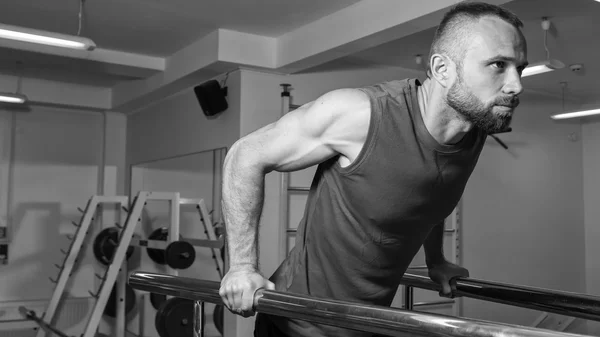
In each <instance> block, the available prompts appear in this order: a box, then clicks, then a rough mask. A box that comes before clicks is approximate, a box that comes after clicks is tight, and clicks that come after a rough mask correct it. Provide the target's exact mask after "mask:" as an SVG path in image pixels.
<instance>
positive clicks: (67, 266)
mask: <svg viewBox="0 0 600 337" xmlns="http://www.w3.org/2000/svg"><path fill="white" fill-rule="evenodd" d="M96 207H98V196H94V197H92V198H90V199H88V202H87V204H86V206H85V210H84V211H83V215H82V219H81V222H80V226H79V227H78V228H77V232H76V235H75V238H74V239H75V240H72V241H71V246H70V247H69V250H68V251H69V254H68V255H67V256H66V257H65V260H64V262H63V268H61V270H60V273H59V275H58V278H57V280H56V286H55V287H54V291H53V292H52V297H51V298H50V302H48V306H47V307H46V311H45V315H44V319H45V320H46V321H47V322H48V323H49V324H52V323H53V322H54V315H55V314H56V312H57V310H58V306H59V304H60V300H61V298H62V297H63V293H64V291H65V288H66V287H67V284H68V282H69V277H70V275H71V271H72V270H73V268H74V267H75V263H76V262H75V260H76V259H77V256H78V255H79V252H80V250H81V247H82V246H83V243H84V241H85V236H86V233H87V231H88V229H89V228H90V226H91V224H92V220H93V217H94V213H95V212H96ZM45 335H46V331H45V330H43V329H40V330H38V332H37V333H36V337H44V336H45Z"/></svg>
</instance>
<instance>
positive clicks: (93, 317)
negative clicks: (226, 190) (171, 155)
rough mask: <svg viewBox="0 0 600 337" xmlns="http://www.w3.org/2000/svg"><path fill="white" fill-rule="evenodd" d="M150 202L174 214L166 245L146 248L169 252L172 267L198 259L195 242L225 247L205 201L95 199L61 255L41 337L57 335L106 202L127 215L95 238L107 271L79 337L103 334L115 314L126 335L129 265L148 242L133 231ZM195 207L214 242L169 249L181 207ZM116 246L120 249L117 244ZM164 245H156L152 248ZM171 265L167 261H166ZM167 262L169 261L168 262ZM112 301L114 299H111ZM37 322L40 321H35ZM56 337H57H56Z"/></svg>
mask: <svg viewBox="0 0 600 337" xmlns="http://www.w3.org/2000/svg"><path fill="white" fill-rule="evenodd" d="M149 200H158V201H166V202H169V205H170V207H169V212H170V219H171V221H170V227H169V231H168V235H167V239H166V241H164V240H163V241H159V240H153V241H152V240H151V241H147V242H146V243H147V244H146V245H145V246H144V247H151V248H159V249H163V250H165V253H164V254H165V255H166V256H170V259H171V260H172V261H173V262H172V264H173V265H175V266H185V264H187V263H189V261H190V260H193V259H194V258H195V256H193V255H192V254H193V253H192V252H191V250H190V244H192V245H204V246H205V247H210V248H211V249H212V250H213V255H215V254H214V249H220V248H221V247H223V244H224V239H223V238H220V239H217V237H216V235H215V232H214V227H213V224H212V222H211V219H210V215H209V214H210V213H209V212H208V210H207V209H206V205H205V204H204V200H203V199H184V198H180V197H179V193H171V192H169V193H167V192H146V191H141V192H139V193H138V194H137V196H136V197H135V198H134V199H133V200H132V201H131V203H130V198H129V197H127V196H98V195H96V196H92V197H91V198H90V199H89V200H88V203H87V206H86V207H85V210H82V209H80V208H78V209H79V211H80V212H81V213H82V217H81V219H80V221H79V223H75V222H73V225H74V226H75V228H76V231H75V233H74V234H70V235H67V237H68V238H69V240H71V245H70V247H69V248H68V249H67V250H62V249H61V252H62V253H63V254H64V255H65V258H64V260H63V261H62V264H56V266H57V267H58V268H59V272H60V274H59V275H58V277H57V278H56V279H53V278H50V280H51V281H52V282H53V283H55V284H56V286H55V287H54V290H53V293H52V297H51V298H50V301H49V303H48V306H47V307H46V308H45V311H44V314H43V315H40V316H41V318H38V319H37V320H35V321H36V322H37V323H38V325H39V326H40V327H42V328H41V329H39V330H38V332H37V335H36V337H44V336H46V335H48V336H49V335H51V334H52V333H53V330H52V329H53V327H52V326H51V324H52V322H53V321H54V318H55V315H56V314H57V312H58V310H57V309H58V307H59V304H60V302H61V300H62V299H63V298H64V297H65V296H63V295H64V291H65V289H66V285H67V284H68V282H69V280H70V277H71V275H72V274H73V271H74V270H75V266H76V263H77V260H78V258H79V255H80V253H81V251H82V250H83V249H82V248H83V247H84V246H83V244H84V242H85V241H86V240H87V235H88V233H89V231H90V229H91V228H92V224H93V221H94V217H95V215H96V212H97V210H98V208H99V207H100V206H101V205H102V204H117V205H118V206H119V209H122V210H124V211H125V213H126V219H125V220H124V221H123V222H122V223H121V224H118V223H117V224H115V227H111V228H108V229H103V230H102V231H101V232H100V234H99V235H98V236H97V237H96V238H95V240H94V247H93V248H94V249H93V250H94V255H95V257H96V258H97V259H98V260H99V261H100V262H101V263H102V264H103V265H105V266H106V267H107V268H106V270H105V271H104V273H100V274H96V276H97V277H98V279H99V280H100V287H99V289H97V290H96V291H89V293H90V295H91V296H92V298H93V299H94V303H93V308H92V309H91V311H90V313H89V314H88V317H87V318H86V324H85V328H84V331H83V332H82V333H81V334H78V336H80V337H94V336H96V332H97V330H98V325H99V324H100V320H101V318H102V316H103V315H106V316H116V317H115V319H116V322H115V334H114V337H124V336H125V330H126V327H125V326H126V322H125V320H126V317H125V316H126V315H121V314H120V313H121V312H124V313H125V314H126V313H128V312H131V310H133V308H135V301H134V300H132V298H134V297H135V296H134V295H135V293H134V292H133V290H132V288H131V287H129V288H128V287H127V286H126V283H125V282H117V281H118V280H119V281H123V280H124V279H123V278H125V277H126V276H125V275H126V267H127V265H126V264H124V262H125V259H126V258H127V256H128V255H129V256H131V255H130V254H131V250H132V247H131V246H133V247H135V245H132V244H131V243H132V242H134V243H139V242H142V241H144V240H137V239H134V238H133V236H134V232H135V229H136V226H137V225H138V224H139V223H140V221H141V216H142V211H143V209H144V207H145V205H146V202H147V201H149ZM185 204H187V205H194V206H196V208H197V209H198V210H199V214H200V218H201V222H202V224H203V225H204V228H205V232H206V233H207V235H208V237H209V240H183V241H187V244H186V243H184V244H180V243H179V244H175V245H173V246H171V248H170V249H168V252H167V248H168V246H169V245H170V244H171V243H173V242H174V241H176V240H174V239H173V238H180V235H179V210H180V207H181V205H185ZM115 243H116V245H115ZM155 243H160V244H159V245H157V246H152V244H155ZM165 261H166V260H165ZM215 262H216V263H217V270H218V271H219V273H220V274H219V275H221V270H223V262H222V261H218V260H216V261H215ZM165 263H166V262H165ZM167 270H168V273H170V274H173V275H176V274H177V270H176V269H174V268H171V267H170V266H169V268H168V269H167ZM111 298H112V299H111ZM154 302H155V303H159V302H160V297H158V298H155V300H154ZM22 314H23V315H25V316H26V318H27V319H32V318H33V317H34V316H32V315H31V311H30V310H28V309H27V308H23V310H22ZM36 318H37V317H36ZM55 334H56V333H55ZM58 334H59V336H60V333H58Z"/></svg>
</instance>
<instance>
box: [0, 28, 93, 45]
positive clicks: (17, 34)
mask: <svg viewBox="0 0 600 337" xmlns="http://www.w3.org/2000/svg"><path fill="white" fill-rule="evenodd" d="M0 38H3V39H9V40H16V41H23V42H30V43H37V44H44V45H48V46H54V47H63V48H71V49H79V50H93V49H95V48H96V44H95V43H94V41H92V40H90V39H88V38H85V37H81V36H73V35H65V34H59V33H53V32H47V31H42V30H36V29H30V28H24V27H17V26H11V25H5V24H0Z"/></svg>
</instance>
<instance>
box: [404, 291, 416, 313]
mask: <svg viewBox="0 0 600 337" xmlns="http://www.w3.org/2000/svg"><path fill="white" fill-rule="evenodd" d="M414 300H415V292H414V289H413V287H408V286H405V287H404V309H406V310H413V307H414Z"/></svg>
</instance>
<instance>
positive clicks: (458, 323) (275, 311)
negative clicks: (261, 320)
mask: <svg viewBox="0 0 600 337" xmlns="http://www.w3.org/2000/svg"><path fill="white" fill-rule="evenodd" d="M128 282H129V284H130V285H131V286H132V287H134V288H135V289H138V290H142V291H151V292H160V293H162V294H165V295H172V296H179V297H181V298H185V299H187V300H190V301H193V303H194V311H195V313H194V317H195V318H196V319H195V320H194V321H193V322H194V327H193V332H194V333H196V332H198V331H202V330H201V326H202V319H203V315H202V311H199V310H198V308H199V307H201V305H198V303H199V302H200V303H202V302H210V303H215V304H222V303H223V302H222V299H221V297H220V296H219V288H220V283H219V282H215V281H207V280H197V279H192V278H185V277H176V276H171V275H161V274H151V273H134V274H132V275H131V276H130V277H129V281H128ZM429 283H431V281H429ZM458 283H464V286H463V287H462V288H463V289H460V288H461V286H460V285H458ZM480 285H483V289H482V287H480ZM428 288H429V287H428V286H427V285H426V286H425V287H424V288H423V289H428ZM457 289H458V290H459V291H461V292H463V291H464V293H463V294H464V295H465V296H467V293H470V295H469V297H471V298H477V299H481V300H487V301H492V302H500V303H504V304H508V305H514V306H518V307H524V308H530V309H534V308H535V309H538V310H542V311H548V309H549V308H554V309H555V310H560V311H562V312H563V314H565V315H572V316H576V317H582V318H583V317H585V318H589V319H593V320H597V321H600V309H599V308H600V299H598V298H597V297H593V296H588V295H585V294H574V293H570V292H561V291H554V290H547V289H541V288H532V287H523V286H516V285H510V284H500V283H494V282H487V281H483V280H475V279H469V278H460V279H459V280H458V281H457ZM435 290H436V291H439V290H440V287H439V286H437V287H436V288H435ZM505 295H507V296H505ZM253 302H254V308H255V310H256V311H257V312H259V313H266V314H271V315H277V316H282V317H290V318H295V319H301V320H305V321H312V322H316V323H322V324H326V325H331V326H338V327H342V328H347V329H352V330H358V331H365V332H371V333H375V334H378V335H386V336H400V335H402V336H404V335H415V336H432V335H437V336H446V337H464V336H470V337H502V336H512V337H581V336H584V335H580V334H575V333H563V332H558V331H550V330H547V329H537V328H531V327H526V326H518V325H514V324H511V325H508V324H503V323H496V322H491V321H482V320H470V319H464V318H462V317H455V316H447V315H440V314H431V313H424V312H419V311H411V310H403V309H398V308H390V307H385V306H376V305H365V304H361V303H353V302H348V301H339V300H328V299H324V298H315V297H312V296H306V295H300V294H293V293H286V292H278V291H272V290H265V289H259V290H257V292H256V294H255V295H254V301H253ZM200 336H202V335H200Z"/></svg>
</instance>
